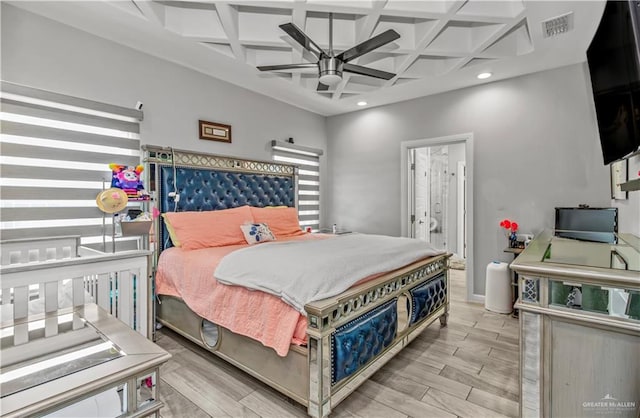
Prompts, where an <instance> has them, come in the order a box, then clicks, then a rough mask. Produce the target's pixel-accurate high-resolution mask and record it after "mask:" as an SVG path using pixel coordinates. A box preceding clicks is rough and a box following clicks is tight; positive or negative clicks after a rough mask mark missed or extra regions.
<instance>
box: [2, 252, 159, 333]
mask: <svg viewBox="0 0 640 418" xmlns="http://www.w3.org/2000/svg"><path fill="white" fill-rule="evenodd" d="M5 248H6V247H4V245H3V247H2V252H3V253H4V249H5ZM45 251H46V250H45ZM149 255H150V251H125V252H120V253H116V254H96V255H88V256H82V257H75V258H70V259H62V260H52V261H45V262H38V263H26V264H22V263H21V264H9V265H5V266H1V267H0V278H1V284H0V288H1V289H2V293H1V294H0V298H1V303H2V305H6V304H13V321H14V322H15V323H19V322H25V319H27V318H28V317H29V315H30V314H29V306H30V304H32V306H33V304H34V303H37V302H39V303H42V302H44V312H40V313H44V314H45V315H46V314H48V313H51V312H55V311H57V310H58V309H61V308H63V307H64V306H61V301H60V300H59V293H61V290H63V289H61V286H64V288H65V289H66V290H69V291H70V293H71V294H70V296H71V303H70V304H69V306H74V307H75V306H81V305H83V304H84V303H85V301H86V302H89V300H86V299H87V298H92V299H93V301H94V302H95V303H96V304H98V305H99V306H100V307H102V308H103V309H105V310H106V311H107V312H109V313H111V314H112V315H113V316H115V317H116V318H118V319H120V320H121V321H123V322H124V323H126V324H127V325H128V326H130V327H131V328H133V329H134V330H136V331H138V332H139V333H140V334H142V335H144V336H145V337H150V335H151V326H150V321H151V317H150V314H149V312H150V311H151V309H150V307H151V303H152V300H151V292H150V290H151V289H150V288H149V271H148V260H149ZM69 280H71V282H69ZM69 283H71V286H69ZM38 299H40V300H38ZM3 322H4V318H3ZM54 328H55V329H54ZM25 330H26V328H25ZM56 330H57V324H56V327H53V326H52V327H51V331H50V332H54V333H55V332H57V331H56ZM15 332H16V333H15V334H14V337H15V340H14V343H15V344H18V343H21V342H26V341H25V340H24V339H25V338H26V339H27V340H28V333H24V334H22V335H18V330H17V329H16V330H15ZM45 332H47V328H45ZM53 335H55V334H53Z"/></svg>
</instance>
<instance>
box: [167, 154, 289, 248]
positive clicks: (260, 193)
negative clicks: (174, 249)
mask: <svg viewBox="0 0 640 418" xmlns="http://www.w3.org/2000/svg"><path fill="white" fill-rule="evenodd" d="M173 171H174V169H173V167H172V166H170V165H169V166H161V167H160V170H159V176H160V187H159V200H160V202H159V204H160V211H161V212H162V213H165V212H176V211H180V212H182V211H208V210H220V209H229V208H235V207H238V206H244V205H249V206H255V207H264V206H290V207H293V206H296V195H295V193H296V192H295V184H294V179H293V178H292V177H291V176H276V175H268V174H252V173H241V172H233V171H222V170H219V169H212V168H187V167H176V168H175V171H176V178H177V181H175V180H174V173H173ZM174 190H176V191H177V194H178V195H179V196H180V199H179V201H178V202H175V201H174V198H173V196H169V193H171V192H173V191H174ZM168 236H169V235H168V233H167V231H166V228H165V226H164V225H162V228H161V230H160V240H159V242H161V243H163V248H167V247H169V246H171V243H170V240H169V239H168Z"/></svg>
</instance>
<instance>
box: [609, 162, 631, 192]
mask: <svg viewBox="0 0 640 418" xmlns="http://www.w3.org/2000/svg"><path fill="white" fill-rule="evenodd" d="M610 167H611V198H612V199H615V200H626V199H628V198H629V192H623V191H622V189H621V188H620V184H621V183H625V182H626V181H627V180H628V179H629V162H628V160H622V161H616V162H613V163H611V165H610Z"/></svg>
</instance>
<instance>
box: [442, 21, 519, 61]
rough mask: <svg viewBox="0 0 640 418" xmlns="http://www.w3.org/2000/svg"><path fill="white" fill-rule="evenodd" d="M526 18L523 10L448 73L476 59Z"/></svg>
mask: <svg viewBox="0 0 640 418" xmlns="http://www.w3.org/2000/svg"><path fill="white" fill-rule="evenodd" d="M526 18H527V17H526V11H525V10H523V11H521V12H520V13H518V15H517V16H516V17H514V18H513V19H512V22H511V24H509V25H503V26H502V27H501V28H500V29H499V30H497V31H496V32H494V33H493V34H492V35H491V36H489V37H488V38H487V39H486V40H485V41H484V42H482V43H480V44H478V46H477V47H476V48H475V49H474V50H473V51H472V52H471V53H470V54H469V56H467V57H465V58H464V59H463V60H462V61H460V62H458V63H457V64H456V65H454V66H453V67H452V68H451V69H450V70H449V71H448V72H451V71H457V70H459V69H460V68H462V67H464V66H465V65H467V64H468V63H469V61H471V60H472V59H474V58H476V57H479V56H480V55H481V53H482V51H484V50H485V48H488V47H489V46H491V44H493V43H494V42H495V41H497V40H498V39H500V38H501V37H503V36H504V35H505V34H506V33H507V32H509V31H510V30H511V29H513V28H514V27H516V26H518V25H519V24H520V23H521V22H522V21H523V20H525V19H526Z"/></svg>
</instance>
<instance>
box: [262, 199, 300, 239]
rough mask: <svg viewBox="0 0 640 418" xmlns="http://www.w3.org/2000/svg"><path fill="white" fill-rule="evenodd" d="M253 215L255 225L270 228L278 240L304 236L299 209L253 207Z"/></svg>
mask: <svg viewBox="0 0 640 418" xmlns="http://www.w3.org/2000/svg"><path fill="white" fill-rule="evenodd" d="M251 214H252V215H253V221H254V222H255V223H263V224H267V225H268V226H269V229H270V230H271V232H273V234H274V235H275V236H276V238H280V237H290V236H294V235H303V234H304V232H303V231H302V229H300V221H299V220H298V209H296V208H290V207H266V208H255V207H253V206H252V207H251Z"/></svg>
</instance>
